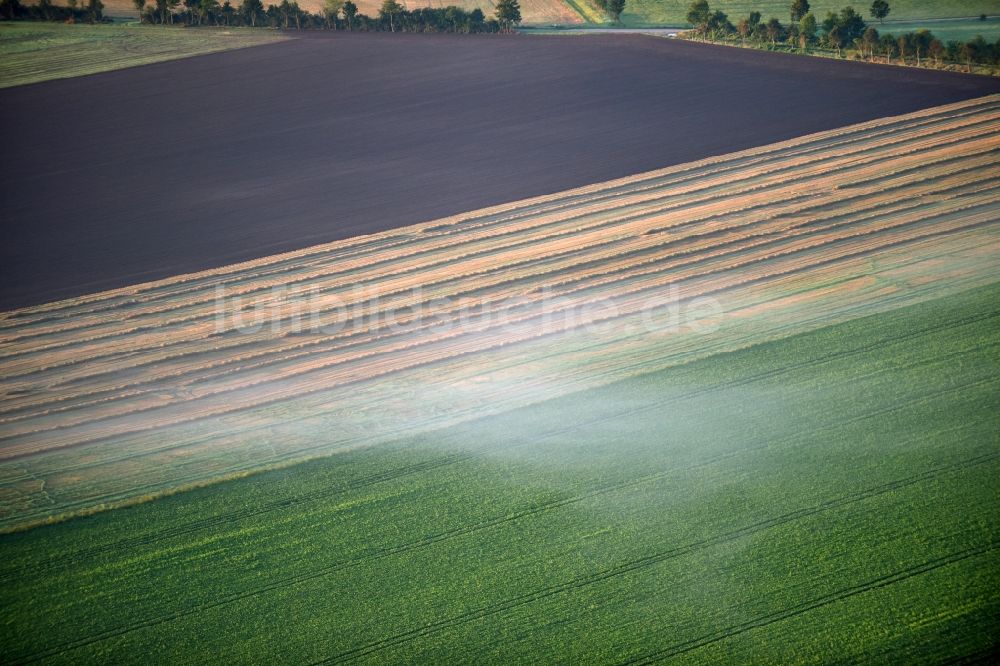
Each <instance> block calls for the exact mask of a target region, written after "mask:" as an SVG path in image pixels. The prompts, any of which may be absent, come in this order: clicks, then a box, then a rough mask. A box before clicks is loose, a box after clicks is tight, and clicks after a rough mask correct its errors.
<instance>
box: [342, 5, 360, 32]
mask: <svg viewBox="0 0 1000 666" xmlns="http://www.w3.org/2000/svg"><path fill="white" fill-rule="evenodd" d="M342 11H343V12H344V20H345V21H347V29H348V30H354V17H355V16H357V15H358V6H357V5H356V4H354V3H353V2H351V0H344V8H343V10H342Z"/></svg>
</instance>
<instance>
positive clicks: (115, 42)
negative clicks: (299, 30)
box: [0, 21, 285, 88]
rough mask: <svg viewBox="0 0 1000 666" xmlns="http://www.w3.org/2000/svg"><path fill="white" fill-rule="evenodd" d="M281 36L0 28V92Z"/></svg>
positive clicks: (231, 31) (21, 25)
mask: <svg viewBox="0 0 1000 666" xmlns="http://www.w3.org/2000/svg"><path fill="white" fill-rule="evenodd" d="M283 39H285V37H283V36H282V35H280V34H277V33H274V32H269V31H266V30H253V29H248V28H228V29H223V28H181V27H177V28H174V27H170V26H159V25H156V26H154V25H139V24H137V23H128V24H126V23H115V24H104V25H86V24H76V25H65V24H62V23H42V22H34V21H32V22H29V21H19V22H2V23H0V88H8V87H10V86H17V85H23V84H25V83H36V82H38V81H48V80H50V79H65V78H69V77H73V76H82V75H84V74H95V73H97V72H106V71H110V70H114V69H121V68H123V67H133V66H135V65H145V64H149V63H153V62H160V61H163V60H175V59H177V58H186V57H188V56H193V55H200V54H203V53H214V52H216V51H225V50H229V49H238V48H243V47H247V46H256V45H259V44H267V43H271V42H277V41H281V40H283Z"/></svg>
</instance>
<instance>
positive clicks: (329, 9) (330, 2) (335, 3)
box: [323, 0, 344, 28]
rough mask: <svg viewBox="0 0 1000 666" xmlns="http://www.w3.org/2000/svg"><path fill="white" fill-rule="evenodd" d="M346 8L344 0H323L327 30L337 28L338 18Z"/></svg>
mask: <svg viewBox="0 0 1000 666" xmlns="http://www.w3.org/2000/svg"><path fill="white" fill-rule="evenodd" d="M343 8H344V0H323V20H324V21H325V22H326V27H327V28H331V27H332V28H336V27H337V17H338V16H340V12H341V10H342V9H343Z"/></svg>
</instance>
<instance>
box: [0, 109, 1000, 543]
mask: <svg viewBox="0 0 1000 666" xmlns="http://www.w3.org/2000/svg"><path fill="white" fill-rule="evenodd" d="M998 130H1000V100H998V98H997V97H989V98H984V99H980V100H973V101H971V102H965V103H960V104H955V105H949V106H947V107H939V108H936V109H930V110H927V111H923V112H918V113H914V114H909V115H907V116H901V117H897V118H889V119H884V120H882V121H876V122H871V123H865V124H863V125H859V126H854V127H849V128H844V129H840V130H835V131H831V132H824V133H821V134H817V135H811V136H808V137H803V138H800V139H797V140H793V141H788V142H783V143H780V144H775V145H772V146H766V147H763V148H758V149H753V150H749V151H744V152H742V153H737V154H734V155H729V156H722V157H718V158H711V159H708V160H703V161H700V162H696V163H692V164H688V165H681V166H679V167H673V168H670V169H666V170H663V171H661V172H653V173H648V174H640V175H638V176H635V177H632V178H628V179H621V180H618V181H613V182H611V183H604V184H598V185H593V186H589V187H585V188H580V189H577V190H572V191H569V192H566V193H561V194H556V195H551V196H548V197H540V198H537V199H533V200H529V201H526V202H516V203H513V204H509V205H506V206H499V207H495V208H492V209H487V210H485V211H479V212H475V213H469V214H465V215H461V216H456V217H455V218H450V219H448V220H439V221H434V222H428V223H426V224H421V225H416V226H414V227H407V228H403V229H397V230H393V231H389V232H385V233H382V234H377V235H374V236H368V237H360V238H355V239H350V240H348V241H343V242H338V243H332V244H328V245H324V246H317V247H314V248H309V249H307V250H302V251H300V252H294V253H288V254H285V255H279V256H276V257H266V258H263V259H261V260H258V261H254V262H247V263H244V264H239V265H236V266H232V267H226V268H223V269H218V270H214V271H206V272H205V273H201V274H195V275H186V276H179V277H177V278H175V279H172V280H161V281H158V282H155V283H149V284H147V285H137V286H136V287H132V288H127V289H120V290H116V291H112V292H106V293H103V294H95V295H92V296H86V297H82V298H79V299H72V300H69V301H62V302H58V303H53V304H48V305H43V306H37V307H32V308H26V309H24V310H19V311H15V312H9V313H5V314H3V315H0V394H2V395H3V396H4V398H3V402H2V403H0V459H6V460H7V463H6V464H5V465H3V466H2V467H0V507H2V514H0V515H2V516H3V517H2V518H0V522H2V524H4V525H8V526H10V525H16V524H19V523H23V522H30V521H33V520H38V519H41V518H44V517H46V516H49V515H58V514H61V513H65V512H68V511H77V510H85V509H86V508H88V507H90V506H95V505H98V504H105V503H114V502H120V501H126V500H128V499H129V498H130V497H137V496H141V495H147V494H149V493H156V492H161V491H163V490H167V489H170V488H175V487H181V486H185V485H189V484H192V483H199V482H204V481H207V480H210V479H212V478H217V477H220V476H225V475H229V474H234V473H239V472H243V471H248V470H252V469H255V468H258V467H261V466H267V465H274V464H278V463H282V462H287V461H291V460H295V459H297V458H299V457H303V456H312V455H319V454H323V453H329V452H332V451H336V450H342V449H345V448H351V447H354V446H361V445H371V444H374V443H377V442H378V441H381V440H382V439H383V438H385V437H388V436H390V435H392V434H393V433H398V432H405V431H407V430H408V429H421V428H428V427H436V426H439V425H442V424H446V423H452V422H457V421H461V420H464V419H467V418H474V417H476V416H478V415H482V414H484V413H491V412H494V411H498V410H503V409H508V408H511V407H514V406H518V405H521V404H528V403H531V402H535V401H537V400H541V399H545V398H548V397H551V396H554V395H560V394H563V393H565V392H568V391H575V390H579V389H581V388H586V387H588V386H593V385H598V384H601V383H604V382H607V381H612V380H614V379H617V378H621V377H624V376H629V375H630V374H635V373H639V372H644V371H649V370H654V369H657V368H660V367H664V366H666V365H674V364H678V363H684V362H686V361H688V360H691V359H693V358H699V357H701V356H704V355H706V354H709V353H715V352H718V351H724V350H726V349H731V348H737V347H742V346H746V345H749V344H754V343H755V342H758V341H760V340H766V339H770V338H772V337H780V336H783V335H787V334H790V333H792V332H800V331H802V330H808V329H809V328H815V327H818V326H822V325H825V324H829V323H834V322H837V321H843V320H845V319H849V318H851V317H854V316H860V315H861V314H868V313H871V312H872V311H879V310H880V309H890V308H893V307H898V306H900V305H904V304H907V303H910V302H916V301H918V300H923V299H925V298H930V297H934V296H937V295H941V294H945V293H949V292H950V291H953V290H958V289H963V288H967V287H970V286H976V285H980V284H988V283H990V282H992V281H995V280H996V279H997V278H998V277H1000V276H998V273H1000V269H998V268H997V266H998V262H997V256H996V255H997V249H998V245H997V242H996V234H997V231H998V229H997V226H998V225H997V224H996V222H997V220H998V219H1000V198H998V196H997V187H996V186H995V184H994V183H996V182H997V177H998V176H1000V157H998V156H1000V131H998ZM928 275H934V276H937V277H936V278H935V279H933V280H928V279H927V277H926V276H928ZM791 285H795V286H794V288H792V287H791ZM220 297H221V298H220ZM706 298H710V299H713V300H712V302H713V303H714V304H716V305H718V306H720V309H719V311H718V312H716V313H714V314H713V315H711V316H708V317H706V318H705V320H704V322H702V323H705V324H708V325H710V326H711V327H712V328H714V329H716V331H715V332H714V333H712V334H710V335H705V334H699V333H698V331H697V330H695V329H698V328H699V327H698V326H695V325H690V326H688V325H685V326H681V327H679V328H678V327H676V326H673V327H670V328H669V330H667V329H664V328H662V327H658V326H659V325H657V324H655V321H656V320H657V317H659V318H660V319H663V318H664V316H666V315H667V314H669V312H670V310H671V308H672V307H675V306H676V305H684V304H692V303H695V302H697V301H696V299H706ZM306 312H308V316H307V317H304V316H303V315H304V313H306ZM580 313H586V320H587V321H586V322H583V321H581V319H580ZM244 315H245V316H246V318H244V319H242V320H241V319H239V317H240V316H244ZM254 317H260V319H259V321H260V322H261V323H262V325H261V326H258V327H256V328H255V327H252V326H251V327H247V326H240V325H239V324H240V322H241V321H242V323H243V324H246V323H247V322H250V323H252V322H253V321H254ZM651 321H652V322H653V325H650V322H651ZM588 322H589V323H590V324H591V325H588V326H581V323H588ZM693 323H697V322H687V324H693ZM598 324H599V325H598ZM317 326H323V327H326V328H324V329H320V328H318V327H317ZM307 423H308V424H309V425H306V424H307ZM319 423H322V424H325V425H318V424H319ZM275 428H279V429H280V428H293V429H294V430H296V436H294V437H288V436H284V435H282V436H280V437H278V436H276V435H274V433H275V432H276V431H275ZM268 433H270V435H269V434H268Z"/></svg>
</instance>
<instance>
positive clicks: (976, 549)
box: [621, 541, 1000, 666]
mask: <svg viewBox="0 0 1000 666" xmlns="http://www.w3.org/2000/svg"><path fill="white" fill-rule="evenodd" d="M998 548H1000V541H990V542H989V543H985V544H981V545H978V546H973V547H971V548H966V549H964V550H959V551H955V552H953V553H949V554H947V555H942V556H941V557H936V558H933V559H930V560H927V561H925V562H921V563H920V564H917V565H914V566H911V567H907V568H905V569H899V570H897V571H894V572H893V573H890V574H886V575H884V576H879V577H877V578H872V579H869V580H867V581H865V582H863V583H859V584H857V585H853V586H851V587H845V588H841V589H839V590H837V591H835V592H831V593H829V594H824V595H822V596H819V597H815V598H813V599H809V600H808V601H804V602H802V603H800V604H796V605H795V606H790V607H788V608H784V609H782V610H779V611H775V612H773V613H768V614H766V615H761V616H759V617H756V618H754V619H753V620H750V621H748V622H744V623H742V624H738V625H734V626H732V627H728V628H726V629H724V630H721V631H718V632H714V633H711V634H706V635H704V636H701V637H699V638H695V639H692V640H690V641H685V642H684V643H678V644H676V645H672V646H670V647H667V648H663V649H662V650H658V651H656V652H652V653H649V654H646V655H643V656H641V657H636V658H634V659H629V660H627V661H623V662H621V664H622V666H624V665H626V664H628V665H632V664H655V663H657V662H660V661H663V660H664V659H669V658H670V657H676V656H678V655H681V654H684V653H687V652H692V651H694V650H697V649H699V648H702V647H705V646H706V645H711V644H712V643H717V642H719V641H723V640H726V639H727V638H731V637H733V636H737V635H739V634H742V633H745V632H747V631H752V630H754V629H760V628H762V627H766V626H768V625H771V624H774V623H776V622H781V621H782V620H787V619H789V618H792V617H795V616H797V615H802V614H804V613H808V612H809V611H812V610H816V609H817V608H822V607H823V606H826V605H829V604H832V603H836V602H838V601H843V600H844V599H849V598H851V597H854V596H857V595H859V594H864V593H865V592H870V591H872V590H877V589H880V588H883V587H888V586H890V585H894V584H895V583H900V582H902V581H905V580H907V579H909V578H913V577H915V576H919V575H921V574H925V573H929V572H931V571H935V570H936V569H940V568H942V567H946V566H948V565H951V564H956V563H958V562H961V561H963V560H967V559H970V558H974V557H979V556H982V555H987V554H989V553H992V552H993V551H995V550H997V549H998Z"/></svg>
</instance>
